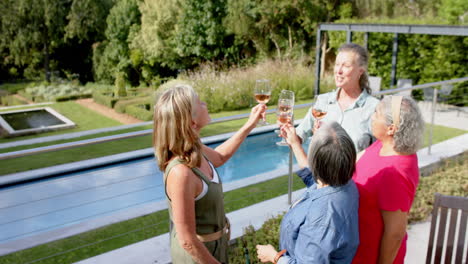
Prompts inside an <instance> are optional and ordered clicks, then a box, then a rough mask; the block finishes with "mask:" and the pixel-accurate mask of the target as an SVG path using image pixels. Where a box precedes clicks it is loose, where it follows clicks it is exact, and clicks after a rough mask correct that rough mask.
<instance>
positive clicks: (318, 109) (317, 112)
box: [312, 104, 328, 130]
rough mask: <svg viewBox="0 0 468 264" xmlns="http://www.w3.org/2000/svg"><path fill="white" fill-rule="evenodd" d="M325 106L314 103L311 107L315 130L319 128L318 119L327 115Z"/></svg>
mask: <svg viewBox="0 0 468 264" xmlns="http://www.w3.org/2000/svg"><path fill="white" fill-rule="evenodd" d="M327 112H328V111H327V106H326V105H317V104H315V105H314V107H313V108H312V116H313V117H314V119H315V122H314V127H313V129H314V130H316V129H318V128H320V124H321V123H320V120H322V119H323V118H324V117H325V116H326V115H327Z"/></svg>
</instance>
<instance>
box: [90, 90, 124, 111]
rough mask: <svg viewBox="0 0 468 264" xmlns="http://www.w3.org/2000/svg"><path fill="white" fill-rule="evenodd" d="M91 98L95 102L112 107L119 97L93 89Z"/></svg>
mask: <svg viewBox="0 0 468 264" xmlns="http://www.w3.org/2000/svg"><path fill="white" fill-rule="evenodd" d="M93 99H94V101H95V102H96V103H98V104H102V105H104V106H107V107H110V108H114V105H115V104H116V103H117V102H118V101H119V98H115V97H114V96H113V93H110V92H102V91H94V92H93Z"/></svg>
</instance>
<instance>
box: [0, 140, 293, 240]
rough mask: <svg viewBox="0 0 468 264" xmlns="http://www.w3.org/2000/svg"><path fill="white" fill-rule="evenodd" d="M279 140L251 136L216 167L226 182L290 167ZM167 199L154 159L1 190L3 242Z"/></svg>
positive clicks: (214, 145) (285, 148)
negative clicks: (228, 158) (277, 143)
mask: <svg viewBox="0 0 468 264" xmlns="http://www.w3.org/2000/svg"><path fill="white" fill-rule="evenodd" d="M277 141H279V138H278V137H277V135H276V134H275V133H273V132H272V131H269V132H267V133H261V134H256V135H251V136H249V137H248V138H247V139H246V141H245V142H244V143H243V144H242V145H241V146H240V148H239V150H238V151H237V152H236V154H235V155H234V156H233V157H232V158H231V159H230V160H229V161H228V162H227V163H226V164H224V165H223V166H222V167H220V168H217V170H218V173H219V174H220V176H221V179H222V181H223V182H224V183H229V182H233V181H237V180H241V179H244V178H248V177H252V176H255V175H259V174H262V173H268V172H270V171H273V170H277V169H280V168H287V167H288V161H289V148H287V147H279V146H277V145H276V144H275V142H277ZM221 143H222V142H218V143H212V144H209V146H210V147H212V148H214V147H216V146H218V145H219V144H221ZM164 199H165V195H164V188H163V182H162V173H161V172H160V171H159V169H158V168H157V165H156V161H155V160H154V157H152V156H147V157H144V158H140V159H136V160H131V161H125V162H119V163H117V164H112V165H107V166H100V167H97V168H92V169H86V170H83V171H78V172H72V173H68V174H66V175H62V176H59V177H53V178H47V179H43V180H37V181H33V182H29V183H23V184H17V185H14V186H9V187H4V188H1V189H0V243H5V242H9V241H13V240H17V239H20V238H25V237H28V236H32V235H36V234H40V233H43V232H46V231H50V230H54V229H58V228H62V227H65V226H69V225H73V224H76V223H81V222H85V221H88V220H90V219H94V218H98V217H102V216H106V215H110V214H114V213H116V212H119V211H122V210H127V209H129V208H134V207H138V206H143V205H145V204H148V203H153V202H155V201H161V200H164Z"/></svg>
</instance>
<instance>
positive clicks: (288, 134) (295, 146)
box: [280, 124, 308, 168]
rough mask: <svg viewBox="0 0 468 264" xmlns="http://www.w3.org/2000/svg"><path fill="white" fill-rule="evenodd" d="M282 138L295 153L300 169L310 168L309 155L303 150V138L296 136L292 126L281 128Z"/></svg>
mask: <svg viewBox="0 0 468 264" xmlns="http://www.w3.org/2000/svg"><path fill="white" fill-rule="evenodd" d="M280 136H281V137H284V138H285V139H286V142H287V143H288V145H289V146H291V149H292V151H293V153H294V156H295V157H296V160H297V163H298V164H299V167H301V168H305V167H308V164H307V154H306V153H305V151H304V149H303V148H302V141H301V138H300V137H299V136H298V135H297V134H296V129H295V128H294V126H293V125H291V124H285V125H283V126H281V130H280Z"/></svg>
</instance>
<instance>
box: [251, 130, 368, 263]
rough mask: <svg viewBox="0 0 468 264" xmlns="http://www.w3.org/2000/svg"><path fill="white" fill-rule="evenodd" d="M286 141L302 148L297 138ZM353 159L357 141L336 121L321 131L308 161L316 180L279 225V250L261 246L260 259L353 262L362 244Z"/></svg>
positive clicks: (312, 146)
mask: <svg viewBox="0 0 468 264" xmlns="http://www.w3.org/2000/svg"><path fill="white" fill-rule="evenodd" d="M294 135H295V134H294ZM288 139H290V138H288V137H286V140H287V141H288V143H289V144H291V147H293V145H299V147H300V142H299V141H298V140H295V141H292V142H291V141H289V140H288ZM296 147H297V146H296ZM355 161H356V150H355V148H354V144H353V141H352V140H351V138H350V137H349V135H348V134H347V133H346V131H345V130H344V129H343V128H342V127H341V126H340V125H339V124H338V123H336V122H331V123H328V124H325V125H324V126H322V128H320V129H319V130H317V132H316V134H315V136H314V137H313V138H312V142H311V143H310V147H309V154H308V157H307V164H308V166H309V167H310V170H305V172H307V171H309V173H310V171H312V172H313V175H314V176H313V179H314V181H313V182H312V181H310V182H309V184H310V186H308V188H307V191H306V193H305V194H304V195H303V197H302V198H300V199H299V200H298V201H297V202H295V203H294V204H293V205H292V206H291V209H290V210H289V211H288V212H287V213H286V214H285V216H284V218H283V220H282V222H281V227H280V249H281V251H279V252H277V251H276V249H275V248H273V246H271V245H257V254H258V258H259V259H260V261H262V262H272V263H278V264H282V263H351V261H352V259H353V257H354V254H355V253H356V249H357V247H358V245H359V232H358V205H359V194H358V191H357V188H356V185H355V184H354V182H353V181H352V180H350V179H351V177H352V175H353V172H354V168H355ZM299 163H300V162H299ZM309 178H312V177H310V175H309Z"/></svg>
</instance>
